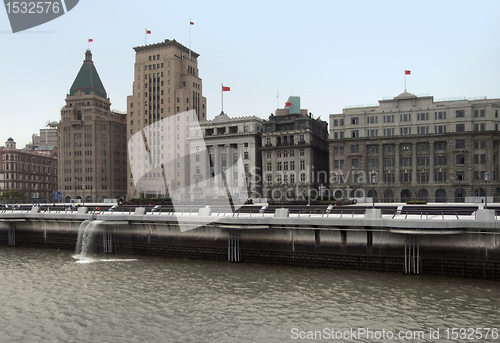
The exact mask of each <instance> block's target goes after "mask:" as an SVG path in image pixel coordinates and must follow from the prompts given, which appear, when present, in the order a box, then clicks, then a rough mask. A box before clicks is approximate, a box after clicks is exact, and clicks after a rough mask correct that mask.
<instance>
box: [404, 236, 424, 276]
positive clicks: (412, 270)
mask: <svg viewBox="0 0 500 343" xmlns="http://www.w3.org/2000/svg"><path fill="white" fill-rule="evenodd" d="M421 268H422V263H421V259H420V236H419V235H409V234H407V235H405V274H414V275H419V274H420V273H421Z"/></svg>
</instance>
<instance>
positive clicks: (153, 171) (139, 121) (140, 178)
mask: <svg viewBox="0 0 500 343" xmlns="http://www.w3.org/2000/svg"><path fill="white" fill-rule="evenodd" d="M134 50H135V51H136V55H135V64H134V83H133V94H132V95H131V96H129V97H128V98H127V100H128V101H127V103H128V104H127V106H128V108H127V135H128V141H129V143H131V145H133V146H131V147H130V149H129V155H130V156H129V158H130V161H129V172H128V174H127V175H128V188H129V192H128V196H129V198H138V197H139V196H142V195H140V193H142V194H143V195H145V196H153V197H165V196H170V195H171V194H167V193H172V192H175V193H176V194H177V196H178V197H180V198H182V197H185V198H186V199H188V198H190V195H189V178H190V173H189V158H186V156H188V155H189V144H188V142H187V140H186V138H187V135H188V134H189V125H191V124H192V123H194V122H203V121H205V120H206V113H207V108H206V103H207V102H206V99H205V97H203V96H202V80H201V78H200V77H199V71H198V57H199V54H197V53H195V52H194V51H191V50H189V49H188V48H186V47H185V46H183V45H181V44H180V43H178V42H177V41H176V40H168V39H167V40H165V41H164V42H161V43H157V44H151V45H146V46H139V47H135V48H134ZM134 135H136V136H134ZM137 144H139V145H137ZM145 151H147V153H145ZM167 184H168V187H167Z"/></svg>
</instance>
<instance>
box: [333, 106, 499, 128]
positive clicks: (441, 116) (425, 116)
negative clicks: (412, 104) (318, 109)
mask: <svg viewBox="0 0 500 343" xmlns="http://www.w3.org/2000/svg"><path fill="white" fill-rule="evenodd" d="M382 117H383V122H384V123H394V114H386V115H383V116H382ZM455 117H456V118H465V110H456V111H455ZM473 117H474V118H484V117H486V110H485V109H476V110H474V111H473ZM495 118H498V110H495ZM445 119H446V111H435V112H434V120H445ZM426 120H429V112H418V113H417V121H426ZM399 121H400V122H408V121H411V113H401V114H400V115H399ZM350 123H351V125H357V124H359V123H360V121H359V117H357V116H356V117H351V118H350ZM377 123H378V116H376V115H369V116H366V124H377ZM333 126H344V119H334V120H333Z"/></svg>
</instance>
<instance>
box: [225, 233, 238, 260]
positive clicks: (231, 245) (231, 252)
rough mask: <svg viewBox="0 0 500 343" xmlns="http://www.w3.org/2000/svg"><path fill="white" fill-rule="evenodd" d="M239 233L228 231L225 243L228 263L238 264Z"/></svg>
mask: <svg viewBox="0 0 500 343" xmlns="http://www.w3.org/2000/svg"><path fill="white" fill-rule="evenodd" d="M240 258H241V254H240V231H239V230H229V237H228V241H227V260H228V261H229V262H240Z"/></svg>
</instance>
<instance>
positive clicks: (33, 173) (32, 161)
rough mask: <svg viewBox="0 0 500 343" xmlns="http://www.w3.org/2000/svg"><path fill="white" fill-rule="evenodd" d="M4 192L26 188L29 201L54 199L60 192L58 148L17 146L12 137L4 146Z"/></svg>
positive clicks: (0, 187) (0, 177) (0, 153)
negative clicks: (17, 147) (34, 148)
mask: <svg viewBox="0 0 500 343" xmlns="http://www.w3.org/2000/svg"><path fill="white" fill-rule="evenodd" d="M0 160H1V161H2V164H1V165H0V192H2V193H3V192H5V191H12V190H18V191H23V192H24V194H25V196H26V201H31V202H52V201H54V200H53V192H55V191H57V148H55V147H48V148H44V149H41V148H40V149H39V150H36V151H30V150H19V149H16V142H15V141H14V140H13V139H12V138H9V139H8V140H7V142H5V146H4V147H0Z"/></svg>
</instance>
